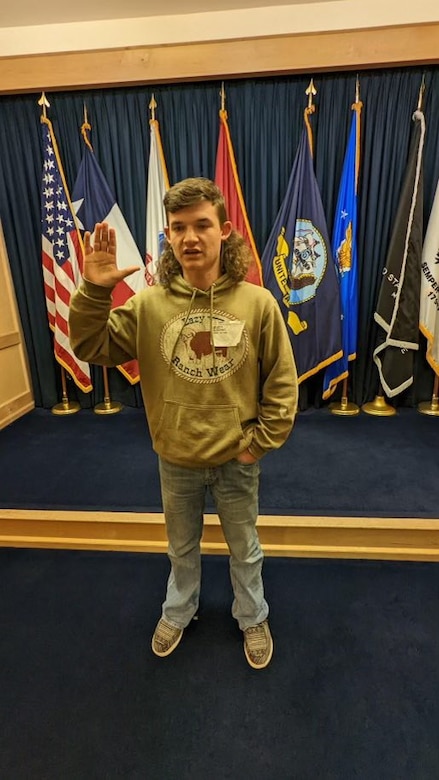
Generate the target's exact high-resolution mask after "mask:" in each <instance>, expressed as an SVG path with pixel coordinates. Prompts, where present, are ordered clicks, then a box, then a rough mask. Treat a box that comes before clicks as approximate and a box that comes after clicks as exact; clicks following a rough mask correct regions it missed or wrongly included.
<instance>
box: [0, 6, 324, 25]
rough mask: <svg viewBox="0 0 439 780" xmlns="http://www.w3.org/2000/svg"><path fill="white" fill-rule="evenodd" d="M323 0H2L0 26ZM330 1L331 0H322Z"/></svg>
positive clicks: (223, 9) (171, 14)
mask: <svg viewBox="0 0 439 780" xmlns="http://www.w3.org/2000/svg"><path fill="white" fill-rule="evenodd" d="M316 2H322V0H166V3H163V0H124V2H121V0H105V2H102V1H101V0H74V2H71V3H61V2H59V0H45V2H43V3H36V2H35V0H15V1H14V2H11V3H6V0H2V9H1V12H0V27H3V28H4V27H27V26H32V25H40V24H41V25H46V24H65V23H67V22H87V21H98V20H102V19H133V18H136V17H140V18H142V17H143V18H145V17H148V16H174V15H177V14H191V13H206V12H207V11H209V12H211V11H232V10H238V9H250V8H271V7H273V6H288V5H305V4H312V3H316ZM323 2H330V0H323Z"/></svg>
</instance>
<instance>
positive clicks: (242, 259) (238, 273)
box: [157, 177, 252, 287]
mask: <svg viewBox="0 0 439 780" xmlns="http://www.w3.org/2000/svg"><path fill="white" fill-rule="evenodd" d="M203 201H208V202H209V203H212V205H213V206H215V207H216V210H217V214H218V218H219V221H220V225H221V226H222V225H224V222H226V221H227V211H226V205H225V200H224V195H223V193H222V192H221V190H220V188H219V187H218V186H217V185H216V184H215V182H213V181H211V180H210V179H205V178H202V177H200V178H191V179H183V181H180V182H178V183H177V184H174V186H173V187H171V188H170V189H169V190H168V191H167V193H166V195H165V197H164V199H163V205H164V207H165V210H166V215H168V214H174V213H175V212H176V211H180V209H184V208H186V207H187V206H195V205H196V204H197V203H202V202H203ZM251 260H252V255H251V251H250V249H249V247H248V246H247V244H246V243H245V241H244V239H243V237H242V236H241V234H240V233H238V232H237V231H236V230H232V232H231V234H230V236H229V237H228V238H226V239H225V241H223V242H222V245H221V271H222V272H223V273H227V274H228V276H229V277H230V278H231V279H232V280H233V281H234V282H242V281H243V279H245V276H246V274H247V271H248V267H249V265H250V263H251ZM157 274H158V279H159V282H160V284H162V285H163V286H164V287H169V285H170V283H171V280H172V279H173V277H174V276H177V274H181V266H180V263H179V262H178V260H177V259H176V257H175V255H174V252H173V251H172V248H171V245H170V244H169V242H168V241H166V244H165V248H164V251H163V252H162V254H161V256H160V260H159V263H158V267H157Z"/></svg>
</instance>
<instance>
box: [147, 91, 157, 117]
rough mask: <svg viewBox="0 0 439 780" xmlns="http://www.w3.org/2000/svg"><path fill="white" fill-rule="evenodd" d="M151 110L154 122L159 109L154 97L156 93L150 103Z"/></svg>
mask: <svg viewBox="0 0 439 780" xmlns="http://www.w3.org/2000/svg"><path fill="white" fill-rule="evenodd" d="M148 107H149V110H150V111H151V120H152V121H153V122H154V120H155V110H156V108H157V102H156V99H155V97H154V92H153V93H152V95H151V100H150V101H149V106H148Z"/></svg>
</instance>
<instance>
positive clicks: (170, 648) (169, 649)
mask: <svg viewBox="0 0 439 780" xmlns="http://www.w3.org/2000/svg"><path fill="white" fill-rule="evenodd" d="M182 639H183V631H182V632H181V634H180V636H179V637H178V639H177V640H176V641H175V642H174V644H173V645H171V647H169V648H168V649H167V650H165V652H164V653H163V652H159V651H158V650H156V649H155V647H154V639H153V640H152V642H151V650H152V652H153V653H154V655H157V656H158V657H159V658H166V656H167V655H171V653H173V652H174V650H175V648H176V647H178V645H179V644H180V642H181V640H182Z"/></svg>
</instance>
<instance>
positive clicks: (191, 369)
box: [70, 179, 297, 669]
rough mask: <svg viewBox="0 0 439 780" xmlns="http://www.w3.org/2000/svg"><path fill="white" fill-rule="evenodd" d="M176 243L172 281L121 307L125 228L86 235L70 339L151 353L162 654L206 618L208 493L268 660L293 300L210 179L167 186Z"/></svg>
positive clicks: (148, 375) (289, 408)
mask: <svg viewBox="0 0 439 780" xmlns="http://www.w3.org/2000/svg"><path fill="white" fill-rule="evenodd" d="M164 205H165V209H166V214H167V220H168V227H167V229H166V237H167V246H166V248H165V251H164V253H163V255H162V257H161V259H160V263H159V271H158V275H159V279H158V283H157V284H156V285H155V286H154V287H151V288H148V289H146V290H143V291H142V292H140V293H138V294H137V295H134V296H133V297H132V298H130V299H129V301H128V302H127V303H126V304H125V305H124V306H121V307H119V308H115V309H113V310H111V309H110V307H111V290H112V288H113V287H114V286H115V284H116V283H117V282H118V281H120V280H121V279H123V278H124V277H126V276H128V275H129V274H130V273H132V272H133V271H134V270H136V269H135V268H127V269H125V270H123V271H121V270H118V268H117V263H116V236H115V233H114V230H111V229H109V228H108V225H107V224H105V223H103V224H98V225H96V228H95V231H94V242H93V246H92V243H91V237H90V234H89V233H86V234H85V239H84V243H85V261H84V282H83V284H82V287H81V288H80V289H79V290H78V291H77V292H76V294H75V295H74V297H73V299H72V301H71V307H70V340H71V344H72V347H73V349H74V351H75V353H76V354H77V355H78V357H79V358H81V359H82V360H85V361H88V362H90V363H98V364H100V365H104V366H115V365H119V364H120V363H124V362H126V361H127V360H131V359H133V358H137V360H138V361H139V368H140V377H141V389H142V395H143V400H144V404H145V410H146V416H147V420H148V425H149V429H150V432H151V439H152V444H153V447H154V450H155V452H156V453H157V454H158V456H159V471H160V482H161V491H162V500H163V510H164V515H165V521H166V530H167V536H168V543H169V547H168V554H169V559H170V562H171V572H170V576H169V579H168V585H167V593H166V599H165V601H164V603H163V606H162V616H161V618H160V620H159V622H158V624H157V627H156V629H155V632H154V636H153V638H152V649H153V652H154V653H155V654H156V655H158V656H167V655H169V654H170V653H172V652H173V650H175V648H176V647H177V645H178V643H179V642H180V640H181V638H182V635H183V631H184V629H185V628H186V626H187V625H188V624H189V623H190V621H191V620H192V618H193V617H194V616H195V615H196V613H197V609H198V603H199V595H200V583H201V556H200V540H201V536H202V530H203V511H204V502H205V496H206V490H207V489H209V490H210V492H211V494H212V496H213V498H214V501H215V505H216V509H217V512H218V515H219V518H220V521H221V526H222V529H223V532H224V536H225V539H226V542H227V545H228V548H229V551H230V577H231V582H232V587H233V592H234V601H233V605H232V614H233V616H234V617H235V618H236V620H237V621H238V624H239V627H240V629H241V630H242V631H243V635H244V651H245V655H246V658H247V660H248V663H249V664H250V666H252V667H253V668H254V669H263V668H264V667H266V666H267V665H268V664H269V662H270V660H271V656H272V653H273V640H272V637H271V633H270V629H269V626H268V621H267V616H268V605H267V602H266V600H265V598H264V588H263V581H262V561H263V553H262V550H261V546H260V543H259V538H258V534H257V530H256V520H257V516H258V493H259V460H260V458H261V457H262V456H263V455H265V453H267V452H269V451H270V450H272V449H275V448H277V447H280V446H281V445H282V444H283V443H284V442H285V440H286V439H287V437H288V435H289V433H290V431H291V428H292V425H293V422H294V417H295V413H296V407H297V374H296V368H295V364H294V359H293V355H292V350H291V346H290V341H289V337H288V334H287V331H286V327H285V323H284V321H283V318H282V315H281V312H280V309H279V306H278V304H277V302H276V300H275V299H274V297H273V296H272V295H271V293H270V292H269V291H268V290H265V289H263V288H260V287H257V286H255V285H252V284H249V283H247V282H245V281H243V280H244V278H245V275H246V272H247V268H248V263H249V259H250V252H249V250H248V248H247V246H246V245H245V243H244V240H243V239H242V237H241V236H240V235H239V234H238V233H236V232H235V231H234V230H233V229H232V225H231V223H230V222H229V221H228V219H227V215H226V210H225V204H224V198H223V195H222V193H221V191H220V190H219V189H218V187H217V186H216V185H215V184H214V183H213V182H211V181H210V180H208V179H185V180H184V181H181V182H179V183H178V184H175V185H174V186H173V187H171V188H170V189H169V190H168V192H167V193H166V196H165V199H164Z"/></svg>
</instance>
